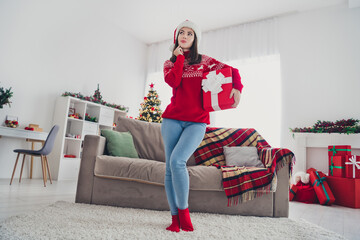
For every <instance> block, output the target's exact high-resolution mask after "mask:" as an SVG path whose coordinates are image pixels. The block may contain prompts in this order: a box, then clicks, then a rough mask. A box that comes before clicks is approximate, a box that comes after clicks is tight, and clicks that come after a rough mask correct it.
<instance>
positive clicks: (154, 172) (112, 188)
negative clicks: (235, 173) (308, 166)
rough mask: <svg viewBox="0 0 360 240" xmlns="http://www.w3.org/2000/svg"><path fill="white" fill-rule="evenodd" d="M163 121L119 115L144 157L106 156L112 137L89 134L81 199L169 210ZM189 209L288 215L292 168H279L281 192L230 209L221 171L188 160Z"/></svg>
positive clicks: (80, 181)
mask: <svg viewBox="0 0 360 240" xmlns="http://www.w3.org/2000/svg"><path fill="white" fill-rule="evenodd" d="M160 127H161V124H158V123H147V122H143V121H138V120H133V119H130V118H126V117H119V120H118V123H117V128H116V130H117V131H120V132H127V131H129V132H130V133H131V134H132V136H133V139H134V144H135V148H136V150H137V152H138V154H139V158H126V157H112V156H108V155H106V147H105V146H106V139H105V138H104V137H102V136H96V135H87V136H85V140H84V148H83V154H82V158H81V165H80V170H79V178H78V185H77V191H76V200H75V201H76V202H77V203H88V204H100V205H111V206H121V207H132V208H145V209H154V210H169V205H168V203H167V199H166V193H165V188H164V176H165V153H164V146H163V141H162V137H161V130H160ZM187 167H188V171H189V176H190V193H189V210H190V211H191V212H209V213H222V214H238V215H252V216H267V217H288V213H289V200H288V197H289V192H288V191H289V166H284V167H283V168H281V169H280V170H279V171H278V172H277V187H276V191H275V192H272V193H269V194H264V195H263V196H261V197H257V198H255V199H254V200H251V201H247V202H244V203H240V204H238V205H232V206H231V207H228V206H227V205H228V199H227V197H226V195H225V192H224V189H223V186H222V174H221V170H219V169H217V168H216V167H213V166H199V165H196V164H195V159H194V156H191V157H190V159H189V161H188V163H187Z"/></svg>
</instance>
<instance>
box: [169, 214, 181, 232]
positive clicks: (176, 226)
mask: <svg viewBox="0 0 360 240" xmlns="http://www.w3.org/2000/svg"><path fill="white" fill-rule="evenodd" d="M171 218H172V223H171V225H170V226H168V227H167V228H166V230H169V231H172V232H180V223H179V215H171Z"/></svg>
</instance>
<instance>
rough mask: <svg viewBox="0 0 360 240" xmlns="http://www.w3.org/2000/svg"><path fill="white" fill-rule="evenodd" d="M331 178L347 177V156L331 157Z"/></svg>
mask: <svg viewBox="0 0 360 240" xmlns="http://www.w3.org/2000/svg"><path fill="white" fill-rule="evenodd" d="M329 176H333V177H345V156H331V157H329Z"/></svg>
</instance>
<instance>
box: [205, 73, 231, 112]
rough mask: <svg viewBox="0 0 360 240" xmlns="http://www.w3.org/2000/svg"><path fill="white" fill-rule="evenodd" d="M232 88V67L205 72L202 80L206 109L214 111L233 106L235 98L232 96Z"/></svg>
mask: <svg viewBox="0 0 360 240" xmlns="http://www.w3.org/2000/svg"><path fill="white" fill-rule="evenodd" d="M232 88H233V86H232V70H231V68H224V69H221V70H216V71H211V72H207V73H204V75H203V80H202V89H203V107H204V109H205V110H206V111H209V112H212V111H219V110H225V109H229V108H233V107H232V105H233V104H234V102H235V100H234V98H230V94H231V90H232Z"/></svg>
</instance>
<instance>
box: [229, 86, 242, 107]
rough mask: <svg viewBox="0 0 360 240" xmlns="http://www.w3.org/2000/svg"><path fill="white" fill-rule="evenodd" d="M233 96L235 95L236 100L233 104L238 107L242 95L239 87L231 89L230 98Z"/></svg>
mask: <svg viewBox="0 0 360 240" xmlns="http://www.w3.org/2000/svg"><path fill="white" fill-rule="evenodd" d="M233 96H234V100H235V102H234V104H233V105H232V107H234V108H236V107H237V106H238V105H239V103H240V96H241V93H240V91H239V90H237V89H235V88H233V89H232V90H231V93H230V98H232V97H233Z"/></svg>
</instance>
